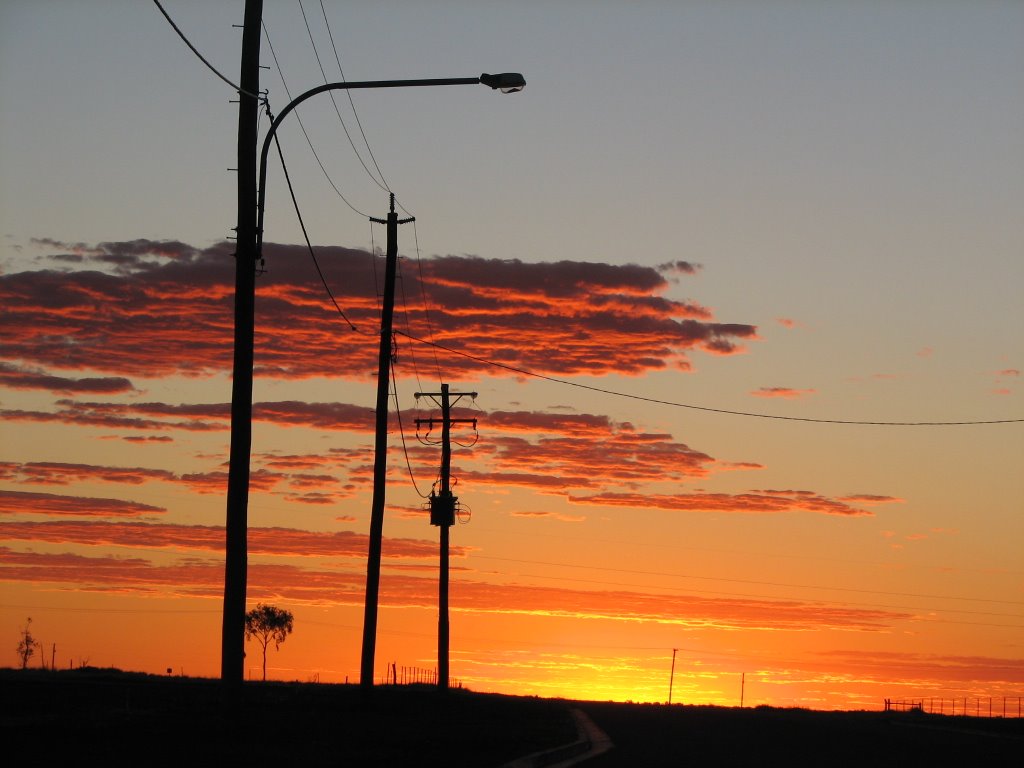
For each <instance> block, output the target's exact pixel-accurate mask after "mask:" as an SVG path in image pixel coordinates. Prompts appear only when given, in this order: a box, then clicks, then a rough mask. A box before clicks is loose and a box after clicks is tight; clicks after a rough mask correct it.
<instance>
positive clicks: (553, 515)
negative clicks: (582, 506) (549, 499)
mask: <svg viewBox="0 0 1024 768" xmlns="http://www.w3.org/2000/svg"><path fill="white" fill-rule="evenodd" d="M511 515H512V517H530V518H546V519H548V520H558V521H559V522H562V523H582V522H583V521H585V520H586V519H587V518H586V517H585V516H583V515H563V514H561V513H559V512H530V511H524V512H512V513H511Z"/></svg>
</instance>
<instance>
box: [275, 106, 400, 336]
mask: <svg viewBox="0 0 1024 768" xmlns="http://www.w3.org/2000/svg"><path fill="white" fill-rule="evenodd" d="M264 107H265V108H266V111H267V116H268V117H270V119H271V121H273V114H272V113H271V111H270V103H269V102H267V103H266V104H264ZM274 145H275V146H276V147H277V155H278V157H279V158H280V159H281V170H282V171H284V179H285V181H286V182H287V184H288V193H289V194H290V195H291V198H292V205H293V206H294V207H295V215H296V216H297V217H298V219H299V228H300V229H302V236H303V238H305V240H306V248H307V249H308V250H309V255H310V257H311V258H312V259H313V266H315V267H316V273H317V274H318V275H319V276H320V282H321V283H322V284H323V286H324V290H325V291H327V295H328V296H329V297H330V299H331V303H332V304H334V308H335V309H336V310H338V314H339V315H341V318H342V319H343V320H344V321H345V322H346V323H347V324H348V327H349V329H350V330H353V331H355V332H356V333H359V334H362V335H363V336H373V335H374V334H372V333H368V332H367V331H362V330H360V329H359V328H357V327H356V325H355V323H353V322H352V321H351V320H349V319H348V316H347V315H346V314H345V310H343V309H342V308H341V305H340V304H338V301H337V299H335V298H334V293H332V292H331V287H330V286H329V285H328V284H327V278H326V277H324V273H323V270H322V269H320V262H319V260H318V259H317V257H316V252H315V251H314V250H313V243H312V242H311V241H310V239H309V233H308V232H307V231H306V224H305V222H304V221H303V220H302V211H301V210H300V209H299V201H298V198H296V196H295V188H294V187H293V186H292V180H291V176H290V175H289V173H288V165H287V163H285V160H284V151H283V150H282V149H281V142H280V140H279V139H278V137H277V135H276V134H275V135H274ZM396 343H397V342H396Z"/></svg>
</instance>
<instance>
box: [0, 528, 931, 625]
mask: <svg viewBox="0 0 1024 768" xmlns="http://www.w3.org/2000/svg"><path fill="white" fill-rule="evenodd" d="M385 554H387V553H385ZM428 573H429V571H428ZM223 576H224V571H223V563H221V562H220V561H204V560H195V559H193V560H185V561H182V562H180V563H176V564H172V565H156V564H154V563H152V562H150V561H148V560H145V559H143V558H121V557H88V556H85V555H74V554H55V555H54V554H40V553H34V552H15V551H13V550H11V549H7V548H2V547H0V581H19V582H35V583H44V584H49V585H55V586H58V587H61V588H65V589H73V590H76V591H105V592H110V591H116V592H124V593H135V594H142V595H147V594H153V595H157V594H161V595H167V594H171V595H183V596H206V597H211V598H220V597H221V593H222V590H223ZM247 588H248V593H249V596H250V598H251V599H253V600H260V599H267V598H274V599H282V600H288V601H290V602H315V603H321V604H326V603H329V604H345V605H362V603H363V599H364V597H365V592H364V588H365V574H364V573H363V572H362V570H361V569H353V570H341V569H337V568H334V569H331V570H316V569H310V568H300V567H297V566H294V565H284V564H267V563H252V564H250V566H249V579H248V587H247ZM450 594H451V608H452V610H454V611H462V612H473V613H484V614H501V613H504V614H526V615H532V616H541V617H542V616H554V617H572V618H577V619H583V620H605V621H608V620H611V621H628V622H651V623H658V624H677V625H681V626H687V627H706V628H719V629H738V628H755V629H774V630H789V631H806V630H808V629H812V628H841V629H847V630H851V629H852V630H861V631H873V630H874V631H877V630H882V629H885V628H887V627H888V626H889V625H890V624H891V623H892V622H895V621H899V620H904V619H910V618H912V616H910V615H908V614H905V613H902V612H897V611H893V610H879V609H865V608H854V607H847V606H842V605H833V604H822V603H816V602H806V601H800V600H772V599H757V598H749V599H748V598H708V597H698V596H692V595H682V594H678V593H673V594H653V593H645V592H638V591H627V590H597V591H588V590H580V589H571V588H565V587H540V586H535V585H527V584H493V583H487V582H482V581H474V580H471V579H468V578H460V579H457V580H453V582H452V584H451V593H450ZM380 600H381V603H382V604H384V605H390V606H404V607H422V608H435V607H436V604H437V583H436V577H435V576H434V574H432V573H430V574H429V575H427V576H416V575H409V572H408V571H407V570H406V569H397V570H395V569H389V571H388V572H385V573H384V574H382V578H381V588H380Z"/></svg>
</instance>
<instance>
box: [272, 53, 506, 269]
mask: <svg viewBox="0 0 1024 768" xmlns="http://www.w3.org/2000/svg"><path fill="white" fill-rule="evenodd" d="M477 83H482V84H483V85H486V86H488V87H489V88H491V89H492V90H500V91H501V92H502V93H516V92H517V91H521V90H523V88H524V87H526V80H525V79H524V78H523V76H522V75H521V74H519V73H518V72H505V73H503V74H500V75H488V74H487V73H484V74H482V75H480V77H446V78H434V79H427V80H364V81H361V82H360V81H357V82H352V83H325V84H324V85H319V86H317V87H316V88H310V89H309V90H308V91H306V92H305V93H302V94H299V95H298V96H296V97H295V98H294V99H292V100H291V101H290V102H289V103H288V105H287V106H286V107H285V108H284V109H282V110H281V112H280V113H279V114H278V116H277V117H276V118H274V121H273V122H272V123H271V124H270V130H268V131H267V135H266V136H265V137H264V139H263V150H262V151H261V152H260V188H259V197H258V201H257V205H256V208H257V212H256V259H257V260H258V259H259V257H260V255H261V253H262V252H263V208H264V203H265V202H266V197H267V192H266V186H267V155H268V154H269V152H270V142H271V140H272V139H273V138H274V136H275V134H276V133H277V127H278V126H279V125H280V124H281V121H282V120H284V118H285V117H287V115H288V113H289V112H291V111H292V110H293V109H295V108H296V107H297V106H298V105H299V104H301V103H302V102H304V101H305V100H306V99H308V98H311V97H313V96H316V95H317V94H318V93H324V92H325V91H342V90H352V89H356V88H420V87H425V86H433V85H475V84H477Z"/></svg>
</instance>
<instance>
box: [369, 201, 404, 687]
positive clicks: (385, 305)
mask: <svg viewBox="0 0 1024 768" xmlns="http://www.w3.org/2000/svg"><path fill="white" fill-rule="evenodd" d="M370 221H375V222H377V223H378V224H386V225H387V230H388V235H387V238H388V239H387V257H386V261H385V265H384V296H383V300H382V303H381V309H380V347H379V349H378V353H377V413H376V430H375V438H374V447H373V499H372V500H371V502H370V543H369V554H368V555H367V562H366V600H365V603H364V605H363V655H362V661H361V666H360V670H359V684H360V686H361V687H362V689H363V692H364V693H369V691H370V690H371V689H372V688H373V662H374V656H375V655H376V649H377V601H378V598H379V596H380V557H381V547H382V543H383V538H384V497H385V486H386V481H387V473H388V391H389V389H390V386H391V343H392V330H391V329H392V323H393V318H394V311H395V276H396V273H397V272H398V225H399V224H405V223H407V222H410V221H412V219H402V220H401V221H400V220H399V218H398V214H397V213H395V195H394V193H392V194H391V210H390V211H389V212H388V218H387V220H386V221H385V220H381V219H372V218H371V219H370Z"/></svg>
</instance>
